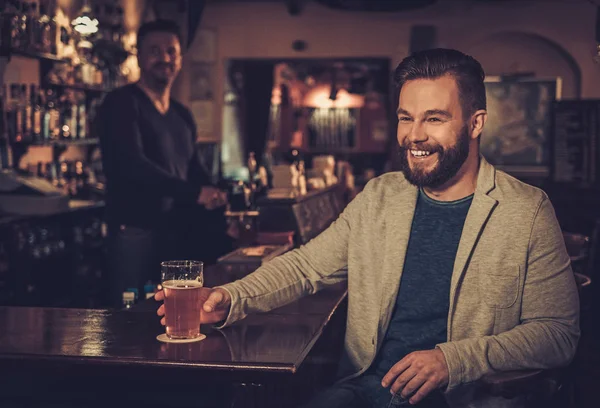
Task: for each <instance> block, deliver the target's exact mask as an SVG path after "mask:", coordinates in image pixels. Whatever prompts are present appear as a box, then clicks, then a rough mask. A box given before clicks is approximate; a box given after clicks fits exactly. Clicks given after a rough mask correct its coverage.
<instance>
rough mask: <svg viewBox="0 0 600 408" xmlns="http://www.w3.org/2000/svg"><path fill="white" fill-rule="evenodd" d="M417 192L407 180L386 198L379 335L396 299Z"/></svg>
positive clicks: (385, 325) (387, 321)
mask: <svg viewBox="0 0 600 408" xmlns="http://www.w3.org/2000/svg"><path fill="white" fill-rule="evenodd" d="M418 192H419V190H418V189H417V188H416V187H414V186H412V185H409V184H408V183H406V185H405V186H403V188H402V189H401V190H399V191H398V192H397V193H396V197H393V198H390V199H388V203H386V211H385V213H386V215H385V216H386V219H387V224H386V228H385V234H386V243H385V259H384V261H383V270H382V285H381V287H382V293H381V295H382V296H381V306H380V314H379V316H381V318H380V320H379V332H378V333H379V334H381V333H382V332H383V330H385V329H386V328H387V325H388V323H389V320H390V318H391V314H392V313H391V312H392V310H393V309H394V303H395V302H396V296H397V294H398V288H399V286H400V279H401V277H402V270H403V269H404V258H405V257H406V250H407V249H408V240H409V239H410V230H411V227H412V220H413V217H414V214H415V208H416V205H417V195H418Z"/></svg>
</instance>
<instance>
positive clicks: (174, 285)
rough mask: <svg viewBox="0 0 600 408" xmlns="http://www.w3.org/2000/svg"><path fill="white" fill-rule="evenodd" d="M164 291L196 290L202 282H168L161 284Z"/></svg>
mask: <svg viewBox="0 0 600 408" xmlns="http://www.w3.org/2000/svg"><path fill="white" fill-rule="evenodd" d="M162 286H163V288H166V289H177V290H182V289H198V288H201V287H202V282H199V281H197V280H169V281H164V282H163V283H162Z"/></svg>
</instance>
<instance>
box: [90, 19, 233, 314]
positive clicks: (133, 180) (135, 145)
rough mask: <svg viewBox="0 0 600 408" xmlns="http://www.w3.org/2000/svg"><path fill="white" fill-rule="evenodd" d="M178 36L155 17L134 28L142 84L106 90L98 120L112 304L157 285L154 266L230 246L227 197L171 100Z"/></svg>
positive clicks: (183, 112)
mask: <svg viewBox="0 0 600 408" xmlns="http://www.w3.org/2000/svg"><path fill="white" fill-rule="evenodd" d="M181 44H182V42H181V36H180V33H179V28H178V26H177V25H176V24H175V23H174V22H170V21H165V20H157V21H153V22H150V23H146V24H144V25H142V27H141V28H140V29H139V31H138V36H137V46H138V63H139V66H140V71H141V75H140V80H139V82H137V83H135V84H130V85H126V86H124V87H122V88H119V89H117V90H115V91H113V92H111V93H109V94H108V95H107V96H106V98H105V99H104V102H103V104H102V106H101V108H100V110H99V112H98V117H97V118H98V119H97V122H96V125H97V130H98V134H99V137H100V143H101V148H102V160H103V167H104V173H105V175H106V183H107V195H106V205H107V207H106V211H107V220H108V226H109V245H108V247H109V249H108V250H109V259H108V273H109V275H111V278H110V284H111V288H110V290H109V291H110V303H111V305H114V306H119V305H120V304H121V296H122V293H123V291H125V290H126V289H128V288H137V290H138V293H139V294H140V295H142V293H143V292H142V291H143V287H144V283H145V282H147V281H152V282H157V281H159V277H160V266H159V265H160V261H163V260H168V259H198V260H203V261H207V257H208V258H210V257H212V258H216V256H218V255H220V254H222V253H225V252H226V251H228V250H229V249H230V247H231V241H230V240H229V239H228V237H227V235H226V230H227V227H226V222H225V218H224V217H223V210H224V206H225V204H226V201H227V199H226V195H225V193H224V192H222V191H220V190H219V189H218V188H216V187H214V186H213V185H211V180H210V176H209V174H208V172H207V171H206V169H205V168H204V166H203V165H202V163H201V160H200V157H199V155H198V152H197V149H196V146H195V139H196V126H195V123H194V120H193V118H192V115H191V113H190V111H189V110H188V109H187V108H185V107H184V106H183V105H182V104H180V103H179V102H177V101H175V100H174V99H172V98H171V87H172V85H173V82H174V80H175V78H176V77H177V74H178V73H179V71H180V70H181V60H182V55H181V52H182V51H181Z"/></svg>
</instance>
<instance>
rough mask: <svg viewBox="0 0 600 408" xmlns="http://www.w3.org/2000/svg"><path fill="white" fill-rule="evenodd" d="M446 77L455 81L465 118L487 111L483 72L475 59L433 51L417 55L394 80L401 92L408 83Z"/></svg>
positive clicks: (406, 60) (407, 60) (405, 62)
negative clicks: (448, 76)
mask: <svg viewBox="0 0 600 408" xmlns="http://www.w3.org/2000/svg"><path fill="white" fill-rule="evenodd" d="M444 75H452V76H453V77H454V79H455V80H456V84H457V86H458V93H459V98H460V103H461V106H462V110H463V116H464V117H465V118H468V117H469V116H471V115H472V114H473V113H475V112H476V111H478V110H480V109H486V99H485V84H484V82H483V80H484V79H485V73H484V72H483V68H482V67H481V64H480V63H479V62H478V61H477V60H476V59H475V58H473V57H471V56H469V55H466V54H463V53H462V52H460V51H456V50H451V49H445V48H434V49H430V50H424V51H419V52H415V53H413V54H412V55H410V56H408V57H406V58H404V59H403V60H402V62H401V63H400V64H399V65H398V67H397V68H396V72H395V74H394V80H395V82H396V85H398V87H399V89H402V86H403V85H404V84H405V83H406V82H407V81H412V80H414V79H437V78H440V77H442V76H444Z"/></svg>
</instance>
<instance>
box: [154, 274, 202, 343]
mask: <svg viewBox="0 0 600 408" xmlns="http://www.w3.org/2000/svg"><path fill="white" fill-rule="evenodd" d="M201 288H202V283H200V282H198V281H193V280H171V281H166V282H163V289H164V291H165V319H166V327H167V336H168V337H169V338H170V339H192V338H195V337H198V336H200V310H201V308H202V300H201V298H200V292H201Z"/></svg>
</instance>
